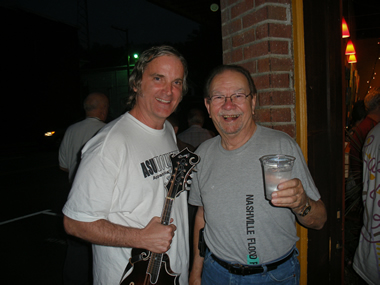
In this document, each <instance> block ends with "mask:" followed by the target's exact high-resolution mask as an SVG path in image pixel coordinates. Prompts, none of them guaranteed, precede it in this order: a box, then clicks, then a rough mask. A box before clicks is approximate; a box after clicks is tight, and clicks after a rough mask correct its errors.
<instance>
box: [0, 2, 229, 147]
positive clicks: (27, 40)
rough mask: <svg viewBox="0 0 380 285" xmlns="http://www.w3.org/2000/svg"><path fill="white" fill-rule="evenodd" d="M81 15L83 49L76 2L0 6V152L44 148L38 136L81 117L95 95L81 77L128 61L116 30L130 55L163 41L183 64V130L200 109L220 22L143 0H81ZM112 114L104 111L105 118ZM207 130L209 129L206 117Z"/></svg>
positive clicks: (216, 58)
mask: <svg viewBox="0 0 380 285" xmlns="http://www.w3.org/2000/svg"><path fill="white" fill-rule="evenodd" d="M57 2H58V3H57ZM59 2H61V3H59ZM82 2H83V1H82ZM87 10H88V28H89V39H90V49H89V50H86V49H85V48H84V46H83V44H81V43H82V40H83V36H82V34H81V33H80V32H82V31H83V29H82V28H81V25H80V23H81V21H82V20H83V18H81V17H79V18H78V13H77V12H78V9H77V1H76V0H70V1H48V0H46V1H45V0H40V1H26V0H12V1H7V0H2V1H1V2H0V18H1V20H0V24H1V28H0V32H1V35H2V51H3V52H2V64H1V69H2V74H3V75H2V82H3V84H2V86H3V94H4V97H5V98H7V99H6V102H7V103H6V108H5V124H4V126H5V134H6V136H5V138H4V139H3V140H2V141H1V148H2V149H3V150H4V149H6V148H9V147H12V148H15V147H21V148H24V147H28V146H31V145H36V144H37V145H38V146H44V145H45V144H48V145H49V144H51V142H50V141H48V139H47V138H45V137H44V136H43V134H44V133H45V132H47V131H57V132H60V134H57V135H56V137H58V135H59V136H62V134H63V132H64V130H65V129H66V128H67V126H69V125H70V124H72V123H74V122H76V121H78V120H80V119H82V118H83V117H84V112H83V110H82V100H83V98H84V96H85V95H87V93H88V92H89V91H95V90H88V89H86V88H83V86H82V83H81V73H82V71H83V70H84V69H86V70H88V69H91V70H96V69H100V68H103V69H104V68H113V67H117V66H125V65H126V64H127V49H126V33H125V32H123V31H121V30H126V29H128V43H129V44H128V54H129V55H132V54H133V53H141V52H142V51H143V50H145V49H146V48H149V47H150V46H153V45H160V44H170V45H172V46H174V47H176V48H177V49H178V50H179V51H180V52H181V53H182V54H183V55H184V56H185V58H186V59H187V61H188V65H189V81H190V84H191V92H190V93H191V94H188V95H187V96H186V97H185V98H184V100H183V102H182V103H181V105H180V106H179V108H178V114H179V116H180V119H181V128H182V129H184V128H185V127H186V122H185V121H186V120H185V117H186V112H187V111H188V109H189V108H191V107H193V106H199V107H201V108H203V100H202V86H203V81H204V78H205V77H206V76H207V73H208V72H209V70H210V69H211V68H212V67H214V66H216V65H218V64H221V63H222V47H221V31H220V29H221V28H220V21H219V22H216V23H215V25H204V24H202V23H197V22H194V21H192V20H189V19H187V18H184V17H182V16H180V15H178V14H175V13H173V12H170V11H168V10H166V9H163V8H161V7H159V6H157V5H155V4H153V3H150V2H148V1H145V0H144V1H141V0H134V1H125V0H124V1H123V0H110V1H101V0H88V1H87ZM210 13H212V12H211V11H210ZM219 13H220V12H219ZM78 31H79V33H78ZM78 34H79V36H78ZM107 95H109V94H107ZM111 99H112V98H111ZM118 115H120V114H116V115H115V114H112V112H111V116H110V118H109V120H111V119H114V117H115V116H118ZM206 127H208V128H211V129H212V128H213V126H212V124H211V122H210V121H209V120H208V121H207V123H206ZM49 139H50V140H52V139H51V138H49Z"/></svg>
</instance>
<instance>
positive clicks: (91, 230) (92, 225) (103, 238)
mask: <svg viewBox="0 0 380 285" xmlns="http://www.w3.org/2000/svg"><path fill="white" fill-rule="evenodd" d="M63 221H64V227H65V230H66V232H67V233H68V234H70V235H73V236H76V237H79V238H81V239H83V240H86V241H88V242H91V243H94V244H99V245H107V246H116V247H136V248H140V247H142V245H141V229H136V228H129V227H124V226H121V225H117V224H113V223H111V222H109V221H107V220H97V221H95V222H80V221H76V220H73V219H70V218H69V217H67V216H64V220H63Z"/></svg>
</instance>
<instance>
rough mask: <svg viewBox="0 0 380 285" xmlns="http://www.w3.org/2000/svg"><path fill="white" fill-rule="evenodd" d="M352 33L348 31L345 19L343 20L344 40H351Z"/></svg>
mask: <svg viewBox="0 0 380 285" xmlns="http://www.w3.org/2000/svg"><path fill="white" fill-rule="evenodd" d="M349 37H350V31H349V30H348V26H347V22H346V20H345V19H344V18H342V38H349Z"/></svg>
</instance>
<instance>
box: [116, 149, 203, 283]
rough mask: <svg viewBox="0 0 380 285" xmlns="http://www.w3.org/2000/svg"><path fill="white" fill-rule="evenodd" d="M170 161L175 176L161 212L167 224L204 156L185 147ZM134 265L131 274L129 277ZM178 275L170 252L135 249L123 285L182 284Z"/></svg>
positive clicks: (164, 222) (168, 185)
mask: <svg viewBox="0 0 380 285" xmlns="http://www.w3.org/2000/svg"><path fill="white" fill-rule="evenodd" d="M170 160H171V163H172V175H171V178H170V181H169V182H168V184H167V185H166V189H167V190H168V194H167V196H166V199H165V204H164V207H163V210H162V215H161V224H163V225H169V222H170V214H171V210H172V206H173V202H174V200H175V198H176V197H178V196H179V195H180V194H181V193H182V192H183V191H184V190H185V189H184V186H185V185H184V184H185V181H186V180H187V179H188V177H189V175H190V172H191V171H192V170H193V168H194V167H195V165H196V164H198V163H199V161H200V158H199V156H198V155H196V154H195V153H193V152H191V151H189V150H188V148H184V149H183V150H182V151H181V152H179V153H177V154H175V155H171V157H170ZM132 267H133V269H132V271H131V273H130V274H129V275H128V276H127V277H125V275H126V273H127V272H128V271H129V270H130V269H131V268H132ZM178 277H179V274H176V273H174V272H173V271H172V270H171V269H170V260H169V256H168V255H167V254H166V253H153V252H150V251H148V250H145V249H139V248H134V249H132V254H131V258H130V259H129V263H128V265H127V267H126V269H125V270H124V273H123V276H122V278H121V282H120V285H150V284H156V285H169V284H179V278H178Z"/></svg>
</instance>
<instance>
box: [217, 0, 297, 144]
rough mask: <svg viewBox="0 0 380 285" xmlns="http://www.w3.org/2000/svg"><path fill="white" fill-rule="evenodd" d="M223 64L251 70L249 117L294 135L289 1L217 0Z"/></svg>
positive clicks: (293, 93)
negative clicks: (253, 94)
mask: <svg viewBox="0 0 380 285" xmlns="http://www.w3.org/2000/svg"><path fill="white" fill-rule="evenodd" d="M220 2H221V3H220V4H221V13H222V14H221V15H222V37H223V62H224V64H238V65H241V66H243V67H245V68H246V69H248V70H249V71H250V72H251V76H252V78H253V80H254V82H255V85H256V88H257V90H258V97H257V104H256V112H255V113H256V114H255V120H256V122H258V123H259V124H261V125H263V126H266V127H270V128H273V129H277V130H281V131H284V132H286V133H288V134H289V135H290V136H291V137H293V138H295V137H296V121H295V119H296V117H295V98H294V96H295V92H294V82H293V74H294V62H293V38H292V16H291V12H292V9H291V8H292V7H291V0H221V1H220Z"/></svg>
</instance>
